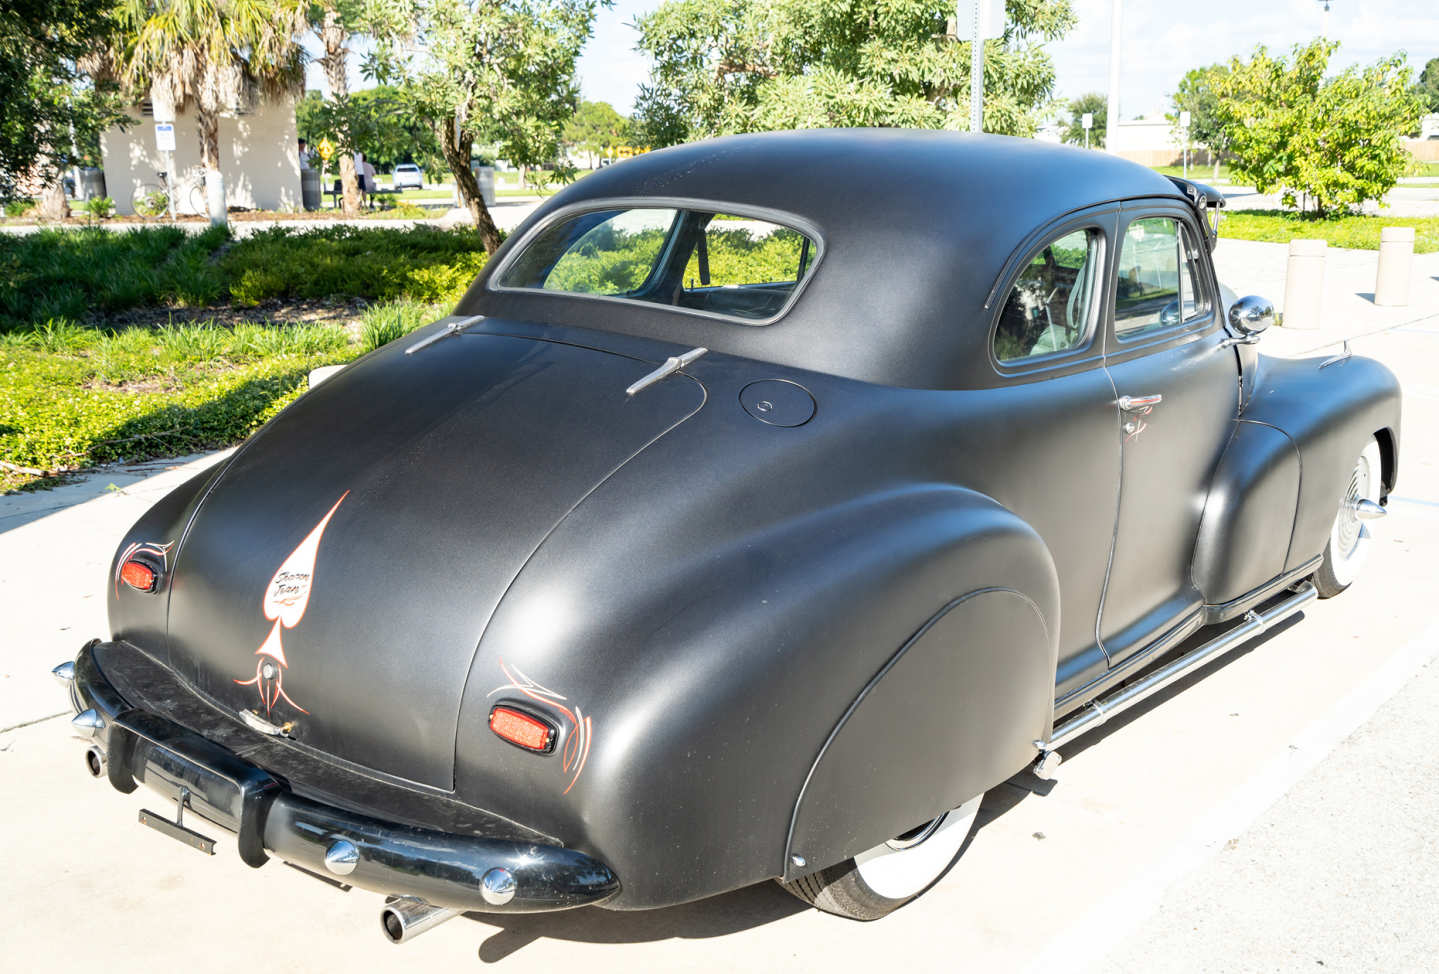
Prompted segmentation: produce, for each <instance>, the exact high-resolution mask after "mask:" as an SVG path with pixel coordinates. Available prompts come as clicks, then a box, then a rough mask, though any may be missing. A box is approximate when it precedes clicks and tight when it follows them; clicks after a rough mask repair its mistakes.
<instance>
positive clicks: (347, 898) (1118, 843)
mask: <svg viewBox="0 0 1439 974" xmlns="http://www.w3.org/2000/svg"><path fill="white" fill-rule="evenodd" d="M1283 253H1284V248H1283V246H1282V245H1268V244H1242V245H1241V244H1239V243H1238V242H1227V243H1222V244H1221V246H1220V250H1219V251H1218V253H1217V254H1216V259H1217V263H1218V265H1219V268H1220V274H1221V277H1222V278H1223V279H1224V280H1225V281H1226V282H1227V283H1229V284H1230V286H1231V287H1233V288H1234V289H1235V290H1236V291H1238V292H1239V293H1241V294H1243V293H1248V292H1250V291H1260V292H1261V293H1266V294H1268V295H1270V296H1272V297H1274V298H1276V299H1277V298H1279V297H1281V296H1282V290H1283V289H1282V266H1283ZM1372 261H1373V254H1372V253H1371V254H1368V255H1364V254H1356V253H1354V252H1349V253H1347V254H1343V255H1340V256H1339V257H1338V258H1336V259H1335V261H1334V262H1333V264H1332V265H1331V273H1330V274H1329V275H1328V276H1327V278H1326V288H1327V292H1328V293H1327V295H1326V298H1327V300H1326V319H1325V322H1324V327H1323V328H1322V329H1320V330H1318V331H1310V332H1292V331H1291V332H1286V331H1284V330H1283V329H1276V330H1275V331H1274V332H1273V333H1271V334H1270V335H1269V336H1266V338H1265V340H1264V345H1263V346H1262V347H1263V350H1264V351H1266V352H1267V353H1271V354H1300V353H1304V352H1307V351H1314V352H1315V353H1316V354H1323V355H1328V354H1332V352H1333V350H1334V347H1335V343H1337V342H1339V341H1340V340H1342V339H1344V338H1351V339H1352V346H1353V349H1354V351H1355V352H1356V353H1359V354H1366V355H1372V356H1374V357H1377V358H1379V359H1381V360H1383V361H1384V362H1386V363H1387V364H1388V365H1389V366H1390V367H1391V368H1392V369H1394V371H1395V372H1396V373H1397V374H1398V375H1399V377H1400V379H1401V381H1402V382H1403V383H1404V388H1405V415H1404V428H1403V440H1402V452H1401V471H1400V481H1399V485H1398V490H1397V493H1396V495H1395V497H1394V498H1393V500H1392V502H1391V506H1390V516H1389V517H1388V518H1386V519H1385V520H1384V521H1383V522H1381V524H1380V525H1379V532H1378V536H1379V540H1380V543H1379V544H1378V545H1377V546H1376V550H1375V551H1374V552H1373V555H1372V557H1371V560H1370V562H1369V564H1368V565H1367V567H1366V571H1365V574H1364V575H1363V577H1362V578H1361V579H1360V581H1359V582H1358V583H1356V585H1355V586H1354V587H1353V589H1352V590H1351V591H1349V592H1347V593H1345V594H1344V595H1343V596H1342V597H1340V598H1338V599H1334V600H1331V601H1327V602H1322V603H1314V604H1311V605H1310V606H1309V607H1308V608H1307V609H1306V611H1305V612H1304V614H1303V616H1302V617H1300V618H1299V619H1298V620H1296V621H1295V622H1293V623H1292V624H1287V625H1285V626H1281V627H1278V628H1277V629H1275V630H1273V631H1271V632H1269V633H1266V634H1265V636H1264V637H1262V638H1261V639H1259V640H1256V641H1255V642H1252V643H1250V644H1249V645H1248V646H1246V647H1244V648H1243V649H1241V650H1239V651H1237V652H1235V653H1232V654H1231V655H1229V656H1227V657H1225V658H1224V659H1222V660H1220V661H1218V662H1216V663H1213V664H1211V665H1210V666H1208V667H1207V668H1206V669H1204V670H1202V671H1201V672H1199V673H1197V674H1193V675H1191V676H1190V677H1188V678H1186V679H1185V680H1184V681H1182V682H1181V683H1180V684H1178V685H1177V686H1176V687H1175V688H1173V689H1172V690H1170V691H1166V692H1165V693H1163V694H1161V695H1159V696H1158V697H1156V698H1151V700H1149V701H1147V702H1146V703H1145V704H1143V705H1141V707H1140V708H1138V709H1137V710H1135V711H1130V712H1128V713H1126V714H1125V715H1123V716H1122V717H1120V718H1117V719H1115V720H1113V721H1111V722H1110V723H1109V724H1107V725H1105V726H1103V727H1102V728H1100V729H1099V730H1098V731H1096V732H1094V733H1091V734H1090V735H1088V736H1087V737H1085V738H1083V739H1081V740H1080V741H1078V742H1076V743H1075V745H1073V746H1071V747H1070V748H1068V749H1066V750H1065V752H1064V753H1065V759H1066V760H1065V763H1064V765H1063V766H1062V767H1061V769H1060V775H1059V780H1058V782H1057V783H1056V784H1055V785H1054V786H1053V787H1052V788H1051V787H1048V786H1041V785H1040V784H1039V783H1037V782H1033V781H1026V780H1016V781H1013V782H1010V783H1007V784H1005V785H1002V786H1001V787H999V788H997V789H995V790H994V791H992V792H991V793H990V794H989V795H988V796H987V797H986V801H985V805H984V808H983V810H982V812H981V823H982V824H981V827H980V829H979V831H978V833H977V834H976V836H975V838H974V840H973V842H972V844H971V846H970V848H969V850H968V852H967V853H966V855H965V856H964V857H963V859H962V860H961V861H960V863H959V864H958V865H957V866H956V867H955V869H953V870H952V871H951V872H950V874H949V875H948V876H947V877H946V878H945V879H944V880H943V881H942V882H941V883H940V884H939V885H938V886H937V887H936V888H935V889H934V890H932V891H931V892H930V893H929V894H928V895H926V896H925V897H923V898H922V899H920V900H919V901H917V902H916V903H914V904H912V905H910V906H909V907H906V908H905V909H903V910H901V911H900V912H899V913H896V914H895V915H893V916H892V917H890V918H888V919H886V920H884V921H881V922H879V923H876V924H857V923H851V922H847V921H843V920H838V919H836V918H833V917H830V916H826V915H824V914H820V913H817V912H813V911H810V910H807V909H805V908H803V905H802V904H801V903H800V902H799V901H797V900H794V899H792V898H791V897H789V896H788V895H787V894H785V893H784V892H782V891H781V890H779V889H778V888H777V887H774V886H773V885H770V884H764V885H760V886H755V887H751V888H748V889H743V890H739V891H737V892H734V893H731V894H728V895H725V896H721V897H717V898H715V899H712V900H708V901H704V902H700V903H695V904H690V905H686V906H681V907H676V908H672V909H668V910H660V911H652V912H648V913H624V914H620V913H609V912H605V911H603V910H595V909H588V910H581V911H576V912H572V913H566V914H553V915H546V916H533V917H506V918H491V917H485V916H481V915H471V916H468V917H464V918H461V919H458V920H455V921H453V922H450V923H447V924H445V925H443V926H441V927H439V928H437V929H436V930H434V931H433V932H431V933H428V934H426V935H424V936H423V937H421V938H420V939H419V940H417V941H415V942H413V943H411V944H406V945H404V946H400V947H392V946H390V945H388V944H387V943H385V941H384V939H383V938H382V936H381V934H380V930H379V924H378V914H379V908H380V905H381V898H380V897H379V896H377V895H374V894H370V893H367V892H364V891H360V890H355V891H351V892H348V893H342V892H340V891H338V890H335V889H333V888H331V887H330V886H327V885H325V884H323V883H320V882H317V881H316V880H314V879H312V878H310V877H308V876H306V875H303V874H301V873H299V872H297V871H295V870H292V869H287V868H285V867H284V866H283V865H280V864H278V863H272V864H270V865H268V866H267V867H266V868H264V869H260V870H253V869H250V868H248V867H246V866H244V865H243V864H242V863H241V862H240V861H239V859H238V858H237V857H236V856H235V854H234V849H233V843H232V842H230V841H229V840H228V839H223V840H222V841H221V843H220V849H219V853H220V854H219V855H217V856H216V857H214V858H208V857H205V856H202V855H200V854H198V853H196V852H194V851H193V850H191V849H188V848H186V847H184V846H181V845H179V844H178V843H176V842H174V841H172V840H170V839H168V838H165V837H164V836H161V835H160V834H158V833H156V832H153V831H151V830H148V829H145V828H143V827H141V826H140V825H138V824H137V822H136V814H137V810H138V809H139V808H141V807H145V806H147V805H148V806H149V807H152V808H160V807H162V806H160V805H157V804H156V801H157V799H155V798H154V797H152V796H149V795H147V794H146V793H144V792H143V791H141V792H137V793H135V794H134V795H130V796H121V795H119V794H117V793H115V792H114V791H113V790H112V789H110V788H109V787H108V786H107V785H103V784H100V783H97V782H95V781H93V780H92V779H90V778H89V777H88V776H87V775H86V774H85V772H84V771H83V769H82V766H81V753H82V749H81V748H80V746H79V745H78V744H77V743H76V742H74V741H72V740H70V739H68V731H69V729H68V727H67V726H66V723H65V719H64V718H65V716H68V713H66V714H64V715H63V716H56V715H60V714H61V712H62V711H66V709H67V705H66V702H65V699H64V696H63V693H62V691H61V689H60V688H59V687H58V686H56V685H55V684H54V682H53V681H52V680H51V678H50V677H49V674H48V670H49V668H50V666H52V665H54V664H55V663H57V662H59V661H61V660H62V659H65V658H69V657H70V656H73V653H74V651H75V650H76V649H77V648H78V646H79V645H80V644H81V643H82V642H83V641H84V640H86V639H88V638H89V637H90V636H92V635H102V634H103V633H104V606H103V597H102V591H103V590H102V584H103V578H104V574H105V566H106V564H107V563H108V559H109V557H110V555H111V552H112V550H113V547H114V544H115V542H116V540H117V539H118V537H119V536H120V534H121V532H123V531H124V529H125V528H126V527H127V526H128V525H129V523H130V522H131V521H132V520H133V519H134V518H135V517H136V516H137V515H138V514H139V512H140V511H141V510H143V509H144V508H145V507H146V506H147V505H148V504H149V503H151V502H153V501H154V500H155V499H156V498H158V497H159V496H160V495H162V494H163V492H164V491H165V490H166V489H167V487H168V486H169V485H172V484H174V483H178V482H179V481H180V480H181V479H183V477H184V476H185V471H186V470H187V469H189V466H193V465H195V464H200V463H207V462H215V459H216V458H215V457H209V458H200V459H197V460H195V461H193V462H192V463H191V464H190V465H189V466H187V467H185V468H176V467H175V465H174V464H165V463H161V464H151V465H147V466H145V467H141V468H138V469H125V470H111V471H102V472H100V473H99V474H97V475H95V476H93V477H89V478H86V479H85V480H84V481H83V482H82V483H79V484H76V485H73V486H70V487H66V488H62V489H60V490H57V491H52V492H48V493H41V494H30V495H22V496H19V497H5V498H0V619H3V620H4V622H3V630H0V632H3V637H4V640H3V644H0V776H3V780H4V781H5V787H4V788H3V789H0V823H3V824H4V828H3V829H0V857H3V862H4V865H5V868H4V870H3V871H0V895H3V902H5V903H7V904H10V906H11V916H10V920H11V922H10V924H9V929H8V930H7V932H6V936H5V944H4V947H3V950H0V957H3V960H0V968H3V969H5V970H17V971H18V970H43V971H49V970H57V969H62V968H63V969H70V968H73V967H76V966H79V965H80V964H82V963H83V964H85V965H86V966H95V967H99V968H103V969H109V970H119V971H140V970H144V971H155V970H191V969H196V968H203V969H206V970H214V971H232V970H253V969H255V968H256V967H257V966H266V967H270V966H278V965H284V966H286V967H288V968H291V969H300V970H332V969H340V968H345V969H350V970H392V969H402V968H411V967H413V968H420V967H422V966H423V967H429V968H438V967H439V965H441V964H444V965H446V966H447V968H448V969H465V967H466V966H471V967H473V966H488V965H498V966H500V967H501V968H506V969H508V968H513V969H517V970H518V969H526V970H531V971H535V970H556V969H561V968H567V969H583V970H586V971H605V970H693V969H700V970H719V969H731V968H741V967H742V968H745V969H749V970H785V971H794V970H821V969H826V968H828V969H851V968H857V967H859V966H861V965H863V966H864V967H866V968H873V967H876V966H879V965H885V966H895V965H900V966H902V967H903V968H905V969H907V970H914V971H927V970H941V969H943V970H952V969H956V968H959V969H967V970H977V971H987V970H995V969H1004V970H1037V971H1049V970H1057V969H1061V968H1062V969H1064V970H1065V971H1080V970H1097V971H1126V972H1128V971H1136V972H1137V971H1146V972H1147V971H1225V972H1229V971H1276V970H1278V971H1291V970H1292V971H1299V970H1305V971H1313V970H1320V969H1322V970H1344V971H1427V970H1433V969H1434V966H1435V961H1434V958H1435V957H1436V956H1439V922H1436V921H1439V907H1436V906H1435V904H1436V903H1439V840H1436V836H1439V796H1436V794H1435V792H1434V789H1433V782H1434V781H1435V780H1436V778H1439V752H1436V748H1435V745H1436V742H1439V707H1436V704H1439V663H1435V662H1433V661H1434V660H1435V659H1436V657H1439V623H1436V621H1435V614H1434V611H1433V606H1434V603H1435V598H1436V595H1439V567H1436V557H1437V556H1439V254H1435V255H1427V256H1426V257H1425V258H1420V259H1418V260H1416V270H1415V274H1416V276H1415V282H1416V283H1415V289H1414V293H1413V298H1412V300H1411V304H1410V306H1409V307H1407V308H1402V309H1380V308H1375V307H1374V306H1373V304H1372V302H1371V300H1370V298H1369V297H1368V292H1372V291H1373V264H1372ZM1366 275H1367V277H1366ZM1276 276H1277V279H1278V282H1279V286H1278V287H1277V288H1276V287H1275V280H1276ZM1366 282H1367V283H1366ZM1340 367H1342V366H1340ZM112 485H113V486H112ZM1041 792H1047V794H1041ZM741 827H742V826H741Z"/></svg>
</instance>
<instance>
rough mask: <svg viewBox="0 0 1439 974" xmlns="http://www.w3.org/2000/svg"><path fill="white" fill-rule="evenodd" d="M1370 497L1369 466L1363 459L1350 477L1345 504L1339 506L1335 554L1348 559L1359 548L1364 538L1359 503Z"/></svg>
mask: <svg viewBox="0 0 1439 974" xmlns="http://www.w3.org/2000/svg"><path fill="white" fill-rule="evenodd" d="M1368 496H1369V464H1368V462H1367V461H1365V460H1364V459H1363V458H1361V459H1360V461H1359V463H1357V464H1355V466H1354V472H1353V473H1352V474H1350V475H1349V488H1348V490H1347V491H1345V494H1344V503H1343V504H1341V505H1339V516H1338V519H1337V520H1336V521H1335V524H1334V547H1335V553H1336V554H1338V555H1339V556H1340V557H1343V558H1348V557H1349V556H1351V555H1353V554H1354V552H1355V550H1356V549H1357V548H1358V547H1359V542H1360V540H1361V539H1362V538H1363V537H1364V525H1363V523H1362V522H1361V520H1360V512H1359V502H1360V501H1362V500H1365V499H1367V498H1368Z"/></svg>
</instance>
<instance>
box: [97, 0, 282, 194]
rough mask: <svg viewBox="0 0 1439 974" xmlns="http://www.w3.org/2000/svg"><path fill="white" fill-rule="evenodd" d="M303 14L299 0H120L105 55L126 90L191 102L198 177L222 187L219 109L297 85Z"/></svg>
mask: <svg viewBox="0 0 1439 974" xmlns="http://www.w3.org/2000/svg"><path fill="white" fill-rule="evenodd" d="M306 14H307V6H306V4H305V3H303V2H302V0H121V2H120V6H119V17H118V19H119V21H120V31H119V40H118V42H117V43H116V45H115V47H114V48H113V49H112V50H111V52H110V59H111V61H112V64H113V66H114V73H115V75H116V76H117V77H118V79H119V80H120V82H121V84H122V85H123V86H124V87H125V89H126V90H127V91H128V92H130V93H131V94H132V95H134V96H136V97H143V96H144V94H146V93H148V94H149V95H150V98H151V100H152V101H154V102H157V103H164V104H169V105H171V106H173V108H174V109H175V110H176V111H178V110H180V109H181V108H184V107H185V106H186V105H190V106H193V108H194V111H195V125H196V128H197V130H198V132H199V139H200V161H201V164H202V165H203V166H204V167H205V180H206V185H207V186H210V187H213V186H218V187H220V192H221V193H222V194H223V182H222V180H221V177H220V114H221V113H222V112H224V111H227V110H232V109H234V108H236V107H238V106H240V105H243V104H250V103H253V102H254V101H255V100H256V99H257V98H258V97H261V96H265V95H276V94H279V93H282V92H290V91H295V90H297V89H298V88H299V86H300V85H301V83H302V82H303V78H304V52H303V50H302V48H301V47H300V45H299V37H300V35H301V34H302V33H303V32H304V31H305V30H306V29H307V26H308V20H307V17H306ZM222 200H223V197H222ZM222 212H223V207H222Z"/></svg>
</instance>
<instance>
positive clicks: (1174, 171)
mask: <svg viewBox="0 0 1439 974" xmlns="http://www.w3.org/2000/svg"><path fill="white" fill-rule="evenodd" d="M1154 171H1155V172H1157V173H1159V174H1160V175H1161V176H1178V177H1179V178H1180V179H1183V178H1185V177H1184V167H1183V166H1155V167H1154ZM1189 178H1190V179H1192V180H1194V181H1195V182H1196V183H1210V182H1213V181H1214V180H1215V179H1216V178H1217V179H1228V178H1229V167H1228V166H1227V165H1225V164H1224V163H1220V164H1219V175H1218V176H1217V177H1216V176H1215V175H1214V167H1213V166H1212V165H1202V166H1196V165H1194V164H1193V163H1190V166H1189Z"/></svg>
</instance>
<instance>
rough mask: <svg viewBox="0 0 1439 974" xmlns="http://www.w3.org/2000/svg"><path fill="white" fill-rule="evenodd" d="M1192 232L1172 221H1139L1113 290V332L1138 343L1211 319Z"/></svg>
mask: <svg viewBox="0 0 1439 974" xmlns="http://www.w3.org/2000/svg"><path fill="white" fill-rule="evenodd" d="M1209 309H1210V299H1209V291H1208V288H1207V287H1205V285H1204V276H1203V274H1201V273H1200V264H1199V254H1198V251H1197V250H1196V248H1195V246H1194V238H1193V235H1192V234H1191V233H1190V232H1189V228H1188V227H1185V226H1184V225H1183V224H1181V223H1180V222H1179V221H1178V220H1175V219H1172V218H1170V217H1147V218H1145V219H1142V220H1135V221H1134V222H1132V223H1131V224H1130V225H1129V228H1128V229H1127V230H1126V231H1125V233H1124V244H1123V246H1122V248H1121V250H1120V252H1119V276H1118V280H1117V281H1116V284H1115V291H1114V333H1115V335H1116V336H1117V337H1118V338H1121V339H1128V338H1135V337H1138V336H1140V335H1144V334H1147V333H1149V332H1153V331H1158V330H1160V329H1163V328H1169V327H1171V326H1174V325H1181V324H1186V323H1188V322H1192V321H1196V320H1198V319H1200V318H1204V317H1206V316H1207V315H1208V314H1209Z"/></svg>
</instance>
